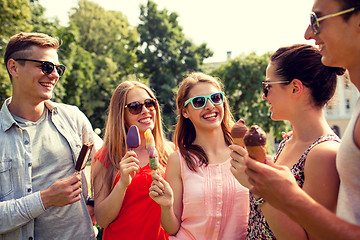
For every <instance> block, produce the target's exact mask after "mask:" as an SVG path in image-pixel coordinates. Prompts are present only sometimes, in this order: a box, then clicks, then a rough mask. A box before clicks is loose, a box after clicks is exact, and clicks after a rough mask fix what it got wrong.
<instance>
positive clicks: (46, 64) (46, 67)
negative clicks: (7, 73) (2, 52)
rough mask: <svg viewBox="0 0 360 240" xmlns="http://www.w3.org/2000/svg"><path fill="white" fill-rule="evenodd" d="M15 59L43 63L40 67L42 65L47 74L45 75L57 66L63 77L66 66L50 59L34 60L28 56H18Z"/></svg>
mask: <svg viewBox="0 0 360 240" xmlns="http://www.w3.org/2000/svg"><path fill="white" fill-rule="evenodd" d="M15 61H29V62H37V63H41V65H40V67H41V71H42V72H43V73H44V74H45V75H49V74H51V73H52V72H53V71H54V68H56V71H57V73H58V74H59V76H60V77H61V76H62V75H64V72H65V69H66V67H65V66H64V65H61V64H60V65H55V64H53V63H52V62H49V61H40V60H33V59H26V58H17V59H15Z"/></svg>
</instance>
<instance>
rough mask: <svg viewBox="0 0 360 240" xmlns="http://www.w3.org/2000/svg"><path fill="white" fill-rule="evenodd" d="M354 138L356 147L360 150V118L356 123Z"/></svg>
mask: <svg viewBox="0 0 360 240" xmlns="http://www.w3.org/2000/svg"><path fill="white" fill-rule="evenodd" d="M353 138H354V142H355V144H356V146H357V147H358V148H359V149H360V116H359V117H358V119H357V120H356V123H355V128H354V133H353Z"/></svg>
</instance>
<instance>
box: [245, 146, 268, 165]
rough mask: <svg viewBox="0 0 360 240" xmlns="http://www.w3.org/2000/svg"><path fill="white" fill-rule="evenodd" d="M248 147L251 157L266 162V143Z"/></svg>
mask: <svg viewBox="0 0 360 240" xmlns="http://www.w3.org/2000/svg"><path fill="white" fill-rule="evenodd" d="M246 149H247V151H248V153H249V156H250V157H251V158H254V159H256V160H257V161H259V162H265V160H266V145H262V146H247V147H246Z"/></svg>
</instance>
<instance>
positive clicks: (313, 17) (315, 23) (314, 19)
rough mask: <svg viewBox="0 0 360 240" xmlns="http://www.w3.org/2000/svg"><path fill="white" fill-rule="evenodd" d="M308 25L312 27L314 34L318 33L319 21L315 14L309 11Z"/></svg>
mask: <svg viewBox="0 0 360 240" xmlns="http://www.w3.org/2000/svg"><path fill="white" fill-rule="evenodd" d="M310 25H311V28H312V30H313V32H314V34H318V33H319V23H318V21H317V17H316V15H315V13H311V15H310Z"/></svg>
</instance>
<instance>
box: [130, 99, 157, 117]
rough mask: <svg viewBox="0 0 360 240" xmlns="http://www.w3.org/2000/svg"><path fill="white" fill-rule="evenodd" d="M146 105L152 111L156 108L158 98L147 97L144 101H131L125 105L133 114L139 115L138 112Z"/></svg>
mask: <svg viewBox="0 0 360 240" xmlns="http://www.w3.org/2000/svg"><path fill="white" fill-rule="evenodd" d="M144 105H145V107H146V108H147V109H148V110H149V111H152V110H154V109H155V106H156V100H155V99H152V98H149V99H145V101H144V103H139V102H131V103H129V104H127V105H125V108H128V109H129V112H130V113H131V114H134V115H137V114H139V113H141V111H142V109H143V106H144Z"/></svg>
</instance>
